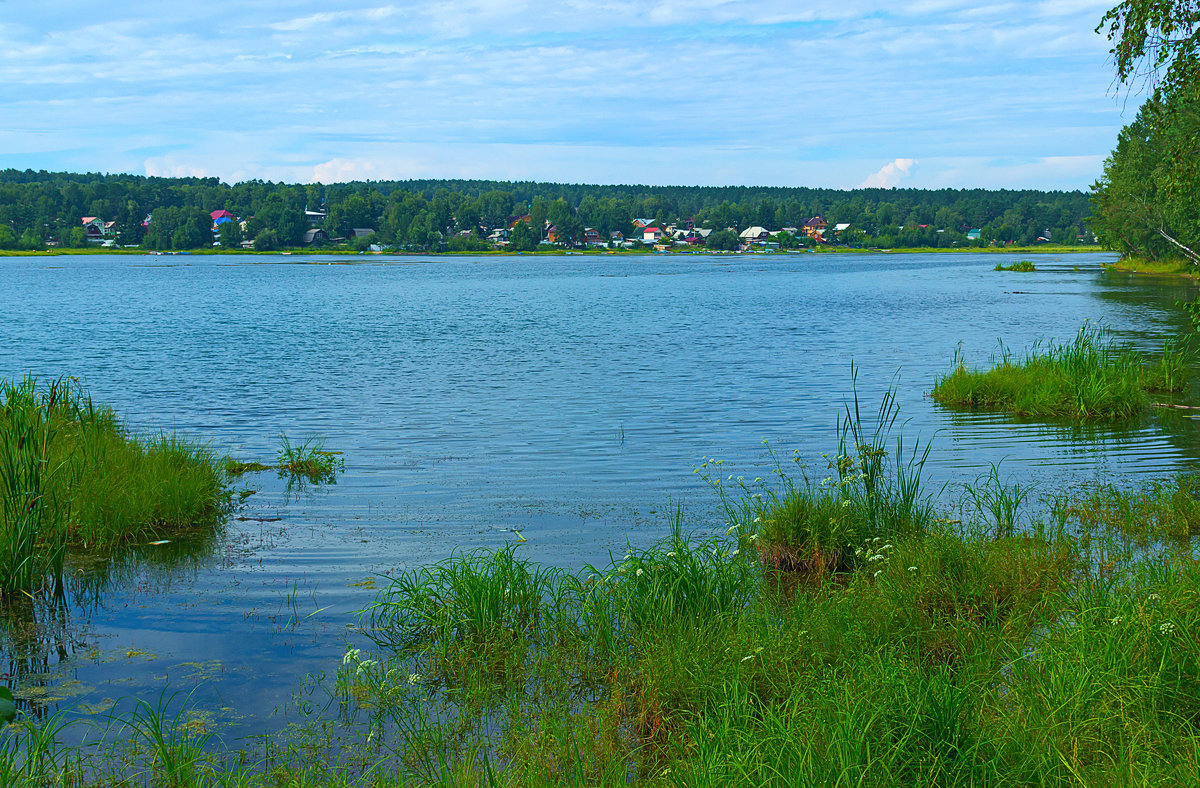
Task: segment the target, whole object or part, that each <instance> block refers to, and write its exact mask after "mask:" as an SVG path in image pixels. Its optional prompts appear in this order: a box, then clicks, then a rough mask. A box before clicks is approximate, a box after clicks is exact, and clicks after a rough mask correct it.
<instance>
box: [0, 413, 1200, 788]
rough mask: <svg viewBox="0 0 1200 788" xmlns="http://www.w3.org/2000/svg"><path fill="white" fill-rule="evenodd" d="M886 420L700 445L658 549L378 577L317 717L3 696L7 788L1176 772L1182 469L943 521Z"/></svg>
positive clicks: (995, 473) (1186, 729)
mask: <svg viewBox="0 0 1200 788" xmlns="http://www.w3.org/2000/svg"><path fill="white" fill-rule="evenodd" d="M897 419H898V408H897V407H896V403H895V399H894V396H893V395H892V394H891V393H890V392H889V394H888V395H886V396H885V397H884V398H883V400H882V402H881V404H880V407H879V408H878V409H877V410H876V411H874V412H873V413H871V414H864V413H862V412H861V410H860V407H859V403H858V402H857V399H856V398H855V399H852V400H851V401H850V402H848V403H847V405H846V408H845V411H844V413H843V415H842V418H841V419H840V420H839V428H840V429H839V442H838V443H839V447H838V450H837V452H836V453H833V454H831V456H830V457H828V458H827V460H826V464H827V466H828V471H829V473H828V475H827V477H826V480H824V483H821V482H817V481H815V480H811V481H810V480H809V479H808V478H807V477H806V476H805V471H804V468H803V466H801V465H800V463H799V462H796V463H795V465H796V467H797V468H798V471H797V472H796V473H799V476H800V477H801V478H800V479H793V478H792V475H793V471H791V470H788V469H785V468H784V466H783V464H782V463H781V462H779V460H778V459H777V458H776V457H775V456H774V454H770V457H771V458H772V461H773V465H774V473H773V477H774V478H773V480H772V481H771V482H770V483H766V482H764V481H763V480H761V479H756V480H754V481H749V482H747V481H745V480H744V479H742V478H740V477H737V476H735V475H733V474H731V473H728V470H729V469H728V468H726V467H725V465H724V463H722V462H721V461H719V460H710V461H707V464H705V465H702V466H701V467H699V468H697V473H699V474H701V475H704V476H707V477H709V480H710V484H712V485H713V487H714V489H715V490H716V492H717V495H718V501H719V503H720V506H721V508H722V510H723V512H724V515H725V517H724V519H725V521H726V522H725V524H724V526H723V528H718V529H717V534H718V535H717V536H707V537H704V536H700V535H699V533H698V532H696V531H689V530H688V527H687V522H688V518H687V515H686V513H685V512H684V511H683V509H682V508H681V507H677V508H676V509H675V511H674V513H673V517H672V522H671V534H670V536H669V537H668V538H666V539H665V540H664V541H662V542H661V543H658V544H654V545H651V546H649V547H646V548H639V549H635V548H630V549H628V550H626V551H624V552H623V553H622V554H618V555H613V556H611V557H610V559H609V560H608V561H607V562H603V563H601V564H599V565H596V566H591V565H587V566H584V567H581V568H578V569H574V570H565V569H560V568H555V567H550V566H546V565H543V564H539V563H537V562H536V561H533V560H530V559H529V558H527V557H525V556H523V555H522V554H521V551H522V550H524V549H527V547H526V546H524V545H517V544H514V545H508V546H505V547H502V548H499V549H496V550H481V551H475V552H464V553H459V554H455V555H453V556H451V557H450V558H448V559H446V560H444V561H441V562H439V563H436V564H433V565H430V566H426V567H420V568H416V569H412V570H408V571H405V572H401V573H399V574H397V575H395V576H394V577H393V578H392V579H391V581H390V582H389V583H388V584H387V585H386V586H385V587H384V588H383V589H381V591H380V592H379V594H378V596H377V598H376V600H375V601H374V603H373V604H372V605H370V606H369V608H368V609H367V610H366V611H364V614H363V620H362V628H363V631H364V633H365V634H367V635H368V636H369V637H370V638H371V640H372V641H373V644H374V645H373V647H372V648H371V649H369V650H366V649H364V650H360V649H357V648H349V647H348V648H347V651H346V653H345V655H344V657H343V659H342V660H341V664H340V665H338V666H330V674H331V678H329V679H328V680H327V681H326V682H324V683H319V682H317V683H308V684H306V691H305V698H306V699H313V700H315V699H316V698H319V697H320V693H321V692H322V691H324V692H326V693H328V697H327V699H326V700H324V701H323V703H317V704H316V705H318V706H322V705H323V706H324V708H325V709H326V711H325V712H324V714H321V715H318V716H314V717H313V718H311V719H309V720H307V723H306V724H302V723H305V721H304V720H297V721H296V722H297V724H296V725H294V726H292V727H291V728H290V729H289V731H288V732H287V733H285V734H283V735H281V736H280V737H277V738H272V737H265V738H264V739H263V742H262V744H261V749H260V748H259V747H258V746H257V745H249V744H245V743H243V744H240V745H237V746H240V747H242V749H233V750H229V749H226V748H225V745H224V744H222V743H221V742H219V740H217V739H216V738H215V737H212V738H210V736H209V732H208V731H207V729H206V728H205V727H204V725H203V724H202V722H201V721H200V720H199V718H197V717H196V716H195V715H189V714H188V713H186V712H185V710H184V709H183V708H180V707H179V706H178V705H176V704H174V703H173V700H169V699H167V698H166V696H165V695H164V696H163V697H160V699H159V703H158V704H157V705H151V704H148V703H144V702H140V703H136V704H135V705H134V707H133V708H131V709H129V708H127V709H125V710H124V711H120V712H116V713H114V714H113V715H111V717H110V718H109V719H108V720H107V721H106V722H105V725H104V728H103V730H102V731H100V732H99V735H97V734H96V731H94V730H93V731H91V732H90V733H89V734H88V735H85V736H83V737H82V738H83V739H84V740H85V741H86V742H88V743H86V744H84V745H81V746H78V747H66V746H63V745H62V744H61V743H60V739H62V738H65V731H64V730H63V726H64V725H66V724H68V723H66V722H65V718H64V717H62V716H60V715H56V716H54V717H51V718H49V719H48V720H45V721H43V722H36V721H34V720H32V719H31V718H30V717H28V716H22V717H21V718H20V719H19V720H18V722H17V723H15V724H14V725H12V726H10V727H9V728H7V729H6V730H5V731H4V733H3V735H2V736H0V740H2V741H0V783H2V784H5V785H14V786H34V785H36V786H45V785H63V786H67V785H70V786H77V785H176V786H189V787H190V786H218V785H220V786H263V787H264V788H265V787H266V786H280V785H307V786H349V785H365V786H400V785H405V786H408V785H439V786H485V785H486V786H495V785H501V786H531V785H532V786H542V785H545V786H551V785H600V786H625V785H628V784H629V783H630V782H634V783H636V784H639V785H647V786H726V785H746V786H793V785H835V786H836V785H845V786H851V785H855V786H859V785H865V786H892V785H930V786H959V785H962V786H968V785H969V786H991V785H997V786H1007V785H1063V786H1069V785H1131V784H1136V785H1143V784H1146V785H1150V784H1153V785H1186V784H1191V783H1192V782H1194V776H1195V774H1196V773H1197V770H1198V769H1200V726H1198V724H1197V723H1198V721H1200V644H1198V643H1197V641H1196V638H1195V637H1194V633H1195V632H1196V631H1197V627H1200V561H1197V560H1196V558H1195V549H1196V543H1195V541H1194V539H1195V536H1196V534H1197V532H1198V531H1200V482H1198V481H1197V480H1196V478H1195V477H1194V476H1191V475H1182V476H1179V477H1177V478H1174V479H1170V480H1164V481H1160V482H1154V483H1149V484H1144V485H1141V486H1138V487H1134V488H1118V487H1115V486H1103V487H1094V488H1089V489H1085V490H1083V491H1079V492H1074V493H1068V492H1067V491H1062V490H1059V491H1054V492H1053V493H1052V494H1043V495H1041V497H1036V496H1035V493H1036V492H1043V493H1045V491H1044V490H1043V489H1042V488H1035V487H1032V486H1029V485H1028V484H1018V483H1014V482H1012V481H1011V480H1009V479H1007V478H1005V476H1004V474H1002V472H1001V469H1000V468H999V467H996V466H993V467H992V468H991V469H990V470H989V472H988V473H986V474H983V475H981V476H980V477H979V478H977V479H976V480H974V481H973V482H971V483H970V484H968V485H966V486H965V488H964V493H963V496H962V498H961V500H960V501H959V502H958V506H957V512H958V515H957V517H955V518H950V517H948V516H946V515H944V514H942V513H940V512H936V511H935V510H934V506H933V503H932V501H933V500H935V497H931V496H930V495H928V494H927V493H926V492H925V491H924V488H923V477H922V472H923V465H924V461H925V458H926V457H927V454H928V447H927V446H926V447H925V448H921V447H920V446H919V444H913V446H912V447H911V448H906V446H905V443H904V441H903V438H902V435H900V434H899V433H898V431H897V430H894V428H895V427H896V424H897ZM768 452H769V453H770V449H769V448H768ZM939 500H940V499H939ZM707 525H709V526H711V524H707ZM784 550H787V551H791V552H790V553H788V555H789V556H791V557H790V558H789V559H788V560H779V556H780V555H781V551H784ZM814 556H816V557H814ZM831 556H833V558H831ZM315 681H316V680H314V682H315ZM70 724H71V725H87V724H88V723H85V722H77V723H70ZM94 724H95V723H93V725H94ZM76 738H80V737H79V736H78V733H76Z"/></svg>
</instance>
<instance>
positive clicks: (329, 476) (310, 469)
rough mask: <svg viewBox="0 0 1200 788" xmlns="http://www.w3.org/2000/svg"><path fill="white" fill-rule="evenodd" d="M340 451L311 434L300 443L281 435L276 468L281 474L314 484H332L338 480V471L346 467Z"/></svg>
mask: <svg viewBox="0 0 1200 788" xmlns="http://www.w3.org/2000/svg"><path fill="white" fill-rule="evenodd" d="M341 455H342V453H341V452H340V451H328V450H326V449H325V441H324V440H323V439H321V438H318V437H316V436H309V437H307V438H305V439H304V440H302V441H300V442H299V443H292V441H291V440H290V439H289V438H288V436H287V435H286V434H281V435H280V436H279V453H278V457H277V459H278V462H277V464H276V466H275V467H276V469H277V470H278V471H279V475H280V476H290V477H293V478H298V479H301V480H304V481H308V482H311V483H313V484H332V483H334V482H336V481H337V474H338V471H343V470H345V468H346V461H345V460H344V459H343V458H342V456H341Z"/></svg>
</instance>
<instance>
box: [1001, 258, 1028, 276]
mask: <svg viewBox="0 0 1200 788" xmlns="http://www.w3.org/2000/svg"><path fill="white" fill-rule="evenodd" d="M992 270H993V271H1016V272H1017V273H1023V274H1027V273H1030V272H1032V271H1036V270H1037V267H1036V266H1035V265H1034V264H1033V261H1032V260H1021V261H1019V262H1016V263H1013V264H1012V265H1004V264H1003V263H996V267H995V268H993V269H992Z"/></svg>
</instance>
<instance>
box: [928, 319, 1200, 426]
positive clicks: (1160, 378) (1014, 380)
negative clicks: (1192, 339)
mask: <svg viewBox="0 0 1200 788" xmlns="http://www.w3.org/2000/svg"><path fill="white" fill-rule="evenodd" d="M1191 357H1192V353H1191V351H1190V350H1188V349H1186V348H1183V347H1177V346H1176V345H1174V344H1173V343H1172V342H1169V341H1168V342H1167V343H1166V344H1165V346H1164V347H1163V351H1162V354H1161V355H1157V356H1152V357H1146V356H1144V355H1143V354H1140V353H1137V352H1134V351H1132V350H1129V349H1127V348H1122V347H1119V346H1117V345H1115V344H1114V343H1113V342H1112V340H1111V338H1110V337H1108V336H1107V334H1106V332H1105V331H1103V330H1102V329H1098V328H1095V327H1092V326H1088V325H1084V326H1083V327H1082V328H1081V329H1080V330H1079V333H1078V334H1077V335H1076V337H1075V340H1074V341H1073V342H1069V343H1062V344H1058V343H1054V342H1051V343H1048V344H1046V345H1040V344H1038V345H1034V347H1032V348H1031V349H1030V350H1028V351H1027V352H1026V354H1025V356H1024V358H1021V359H1014V358H1013V357H1012V355H1011V353H1010V352H1009V351H1008V349H1007V348H1003V347H1002V348H1001V351H1000V354H999V356H998V357H993V359H992V361H993V366H992V368H991V369H987V370H977V369H969V368H968V367H967V366H966V364H965V362H964V361H963V359H962V358H961V357H960V356H958V355H957V354H956V357H955V360H954V368H953V369H952V370H951V371H950V372H949V373H947V374H945V375H943V376H942V377H941V378H939V379H938V380H937V382H936V383H935V384H934V387H933V392H932V396H933V399H934V400H935V401H937V402H938V403H940V404H942V405H945V406H947V407H952V408H961V409H967V410H996V411H1004V412H1007V413H1013V414H1016V415H1018V416H1028V417H1035V418H1055V419H1072V420H1075V421H1086V420H1102V419H1131V418H1136V417H1138V416H1141V415H1143V414H1144V413H1145V412H1146V410H1147V407H1148V405H1149V401H1150V400H1149V396H1148V395H1149V394H1150V393H1174V392H1179V391H1182V390H1183V388H1184V386H1185V385H1186V383H1187V380H1188V376H1189V366H1188V364H1189V360H1190V359H1191Z"/></svg>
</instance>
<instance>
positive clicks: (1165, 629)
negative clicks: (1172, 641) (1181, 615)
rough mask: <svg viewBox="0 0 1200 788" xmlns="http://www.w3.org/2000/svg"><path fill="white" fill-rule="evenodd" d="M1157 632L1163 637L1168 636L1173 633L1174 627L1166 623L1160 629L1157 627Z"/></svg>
mask: <svg viewBox="0 0 1200 788" xmlns="http://www.w3.org/2000/svg"><path fill="white" fill-rule="evenodd" d="M1158 631H1159V632H1161V633H1162V634H1164V635H1169V634H1171V633H1172V632H1174V631H1175V625H1174V624H1172V623H1171V622H1170V621H1168V622H1167V623H1165V624H1163V625H1162V626H1161V627H1159V628H1158Z"/></svg>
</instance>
